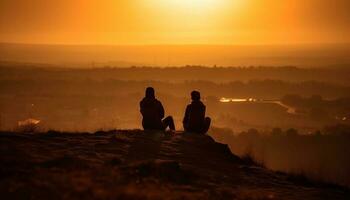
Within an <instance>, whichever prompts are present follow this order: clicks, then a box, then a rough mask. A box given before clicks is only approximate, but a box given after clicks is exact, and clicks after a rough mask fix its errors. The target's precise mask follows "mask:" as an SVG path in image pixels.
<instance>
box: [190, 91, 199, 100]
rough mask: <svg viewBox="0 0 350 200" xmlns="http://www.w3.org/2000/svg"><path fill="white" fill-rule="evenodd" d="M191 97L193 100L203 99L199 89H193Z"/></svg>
mask: <svg viewBox="0 0 350 200" xmlns="http://www.w3.org/2000/svg"><path fill="white" fill-rule="evenodd" d="M191 99H192V101H199V100H200V99H201V93H199V92H198V91H192V92H191Z"/></svg>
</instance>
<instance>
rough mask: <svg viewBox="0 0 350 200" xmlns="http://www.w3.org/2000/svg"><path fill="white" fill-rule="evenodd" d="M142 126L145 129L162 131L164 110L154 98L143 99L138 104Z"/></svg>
mask: <svg viewBox="0 0 350 200" xmlns="http://www.w3.org/2000/svg"><path fill="white" fill-rule="evenodd" d="M140 110H141V114H142V117H143V119H142V125H143V127H144V128H145V129H162V119H163V117H164V109H163V106H162V104H161V103H160V101H158V100H157V99H155V98H147V97H145V98H143V99H142V101H141V102H140Z"/></svg>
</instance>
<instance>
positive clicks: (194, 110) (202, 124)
mask: <svg viewBox="0 0 350 200" xmlns="http://www.w3.org/2000/svg"><path fill="white" fill-rule="evenodd" d="M191 98H192V102H191V104H189V105H188V106H187V107H186V112H185V117H184V119H183V126H184V129H185V131H188V132H195V133H203V134H204V133H206V132H207V131H208V129H209V126H210V121H211V120H210V118H209V117H205V111H206V107H205V105H204V104H203V103H202V101H200V93H199V92H197V91H193V92H192V93H191Z"/></svg>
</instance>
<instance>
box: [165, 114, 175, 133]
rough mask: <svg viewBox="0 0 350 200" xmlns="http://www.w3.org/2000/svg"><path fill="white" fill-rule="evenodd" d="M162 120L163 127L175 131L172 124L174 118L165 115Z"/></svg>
mask: <svg viewBox="0 0 350 200" xmlns="http://www.w3.org/2000/svg"><path fill="white" fill-rule="evenodd" d="M162 122H163V126H164V129H166V128H167V127H169V128H170V130H172V131H175V124H174V119H173V117H172V116H168V117H166V118H165V119H163V121H162Z"/></svg>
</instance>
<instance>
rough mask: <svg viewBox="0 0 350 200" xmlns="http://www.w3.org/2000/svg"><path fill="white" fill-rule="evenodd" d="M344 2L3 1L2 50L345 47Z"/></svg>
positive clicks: (349, 21)
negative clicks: (42, 46) (24, 46)
mask: <svg viewBox="0 0 350 200" xmlns="http://www.w3.org/2000/svg"><path fill="white" fill-rule="evenodd" d="M349 9H350V1H348V0H332V1H330V0H30V1H28V0H1V1H0V42H24V43H59V44H290V43H333V42H350V37H349V35H350V14H349V13H350V12H349Z"/></svg>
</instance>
